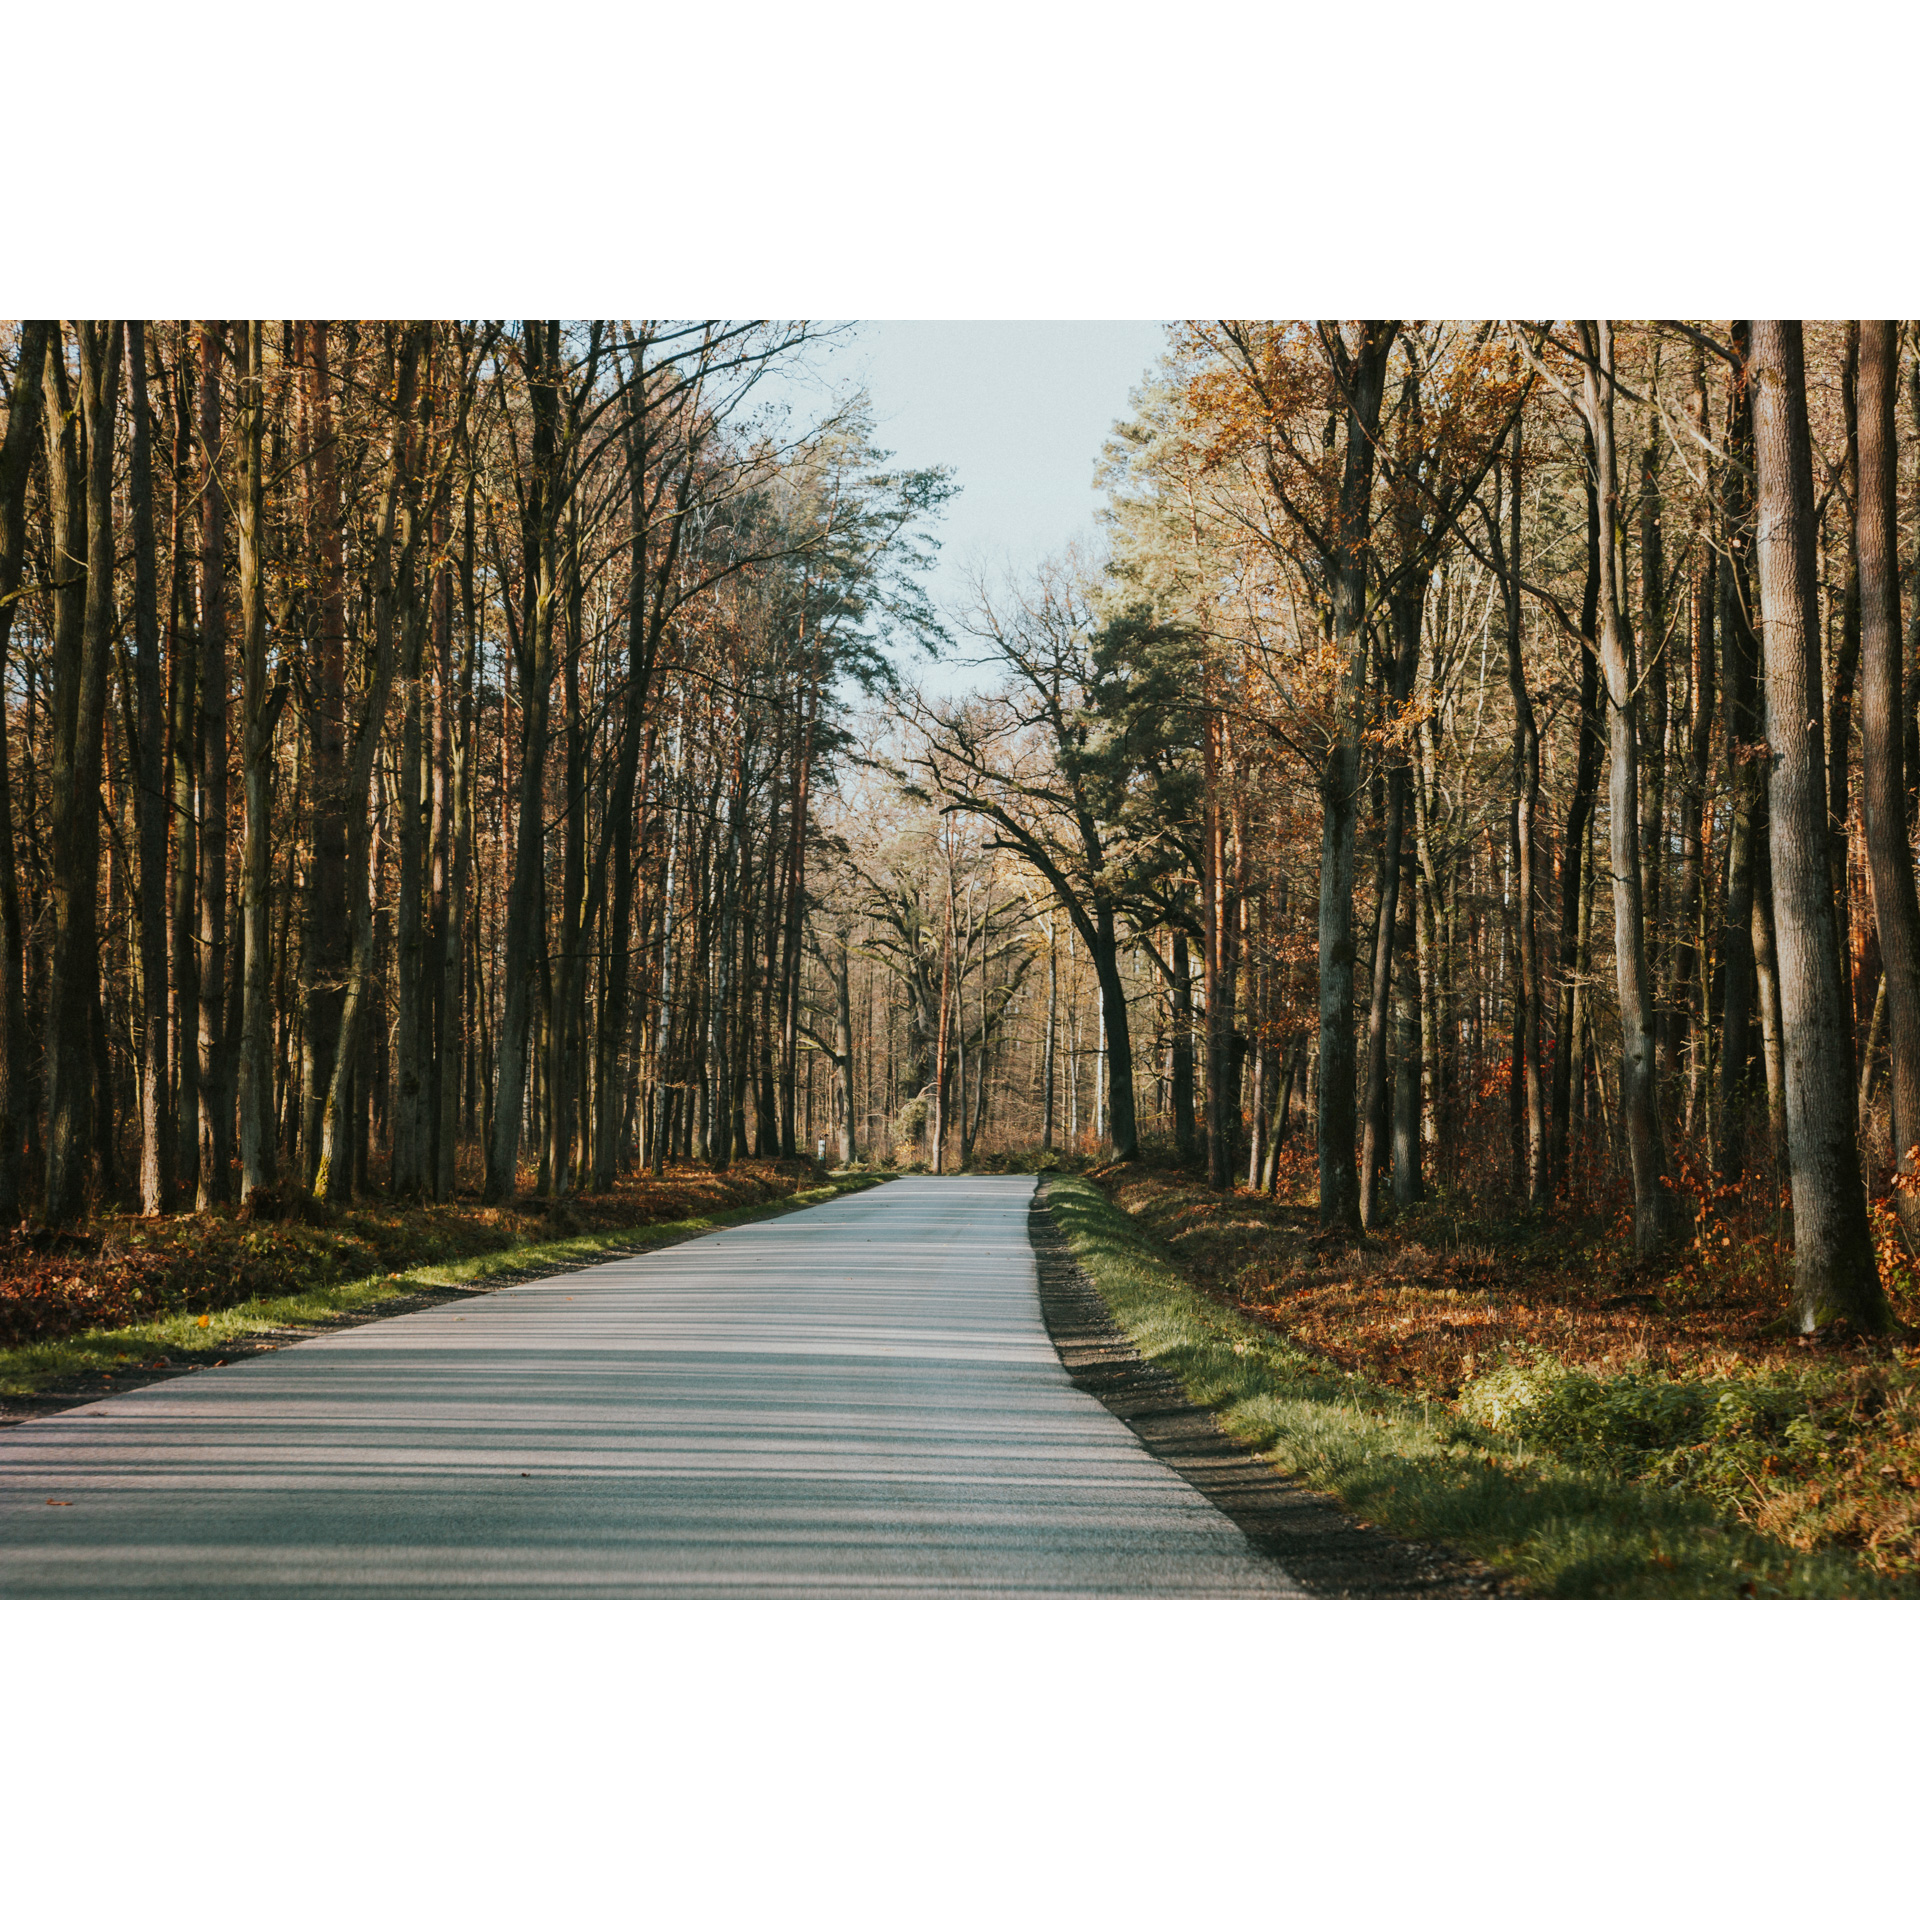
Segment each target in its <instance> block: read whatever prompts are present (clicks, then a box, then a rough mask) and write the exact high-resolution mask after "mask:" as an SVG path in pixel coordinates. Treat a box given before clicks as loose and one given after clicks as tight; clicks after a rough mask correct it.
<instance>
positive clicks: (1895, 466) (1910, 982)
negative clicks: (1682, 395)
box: [1855, 320, 1920, 1240]
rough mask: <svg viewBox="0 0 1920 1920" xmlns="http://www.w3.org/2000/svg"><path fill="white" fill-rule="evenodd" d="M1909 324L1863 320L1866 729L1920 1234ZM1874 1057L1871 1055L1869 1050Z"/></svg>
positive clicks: (1917, 1235) (1867, 787)
mask: <svg viewBox="0 0 1920 1920" xmlns="http://www.w3.org/2000/svg"><path fill="white" fill-rule="evenodd" d="M1898 372H1899V337H1898V329H1897V328H1896V326H1895V323H1894V322H1893V321H1891V320H1866V321H1862V322H1861V323H1860V374H1859V426H1860V444H1859V461H1860V466H1859V509H1858V513H1857V515H1856V518H1855V533H1856V537H1857V539H1858V542H1859V583H1860V646H1861V674H1860V728H1861V742H1860V744H1861V757H1862V761H1863V763H1864V764H1863V766H1862V774H1863V785H1864V800H1865V816H1866V832H1867V860H1868V864H1869V867H1870V869H1871V872H1872V876H1873V911H1874V918H1875V921H1876V923H1877V925H1878V927H1879V931H1880V963H1881V967H1882V969H1883V971H1882V974H1881V987H1882V992H1883V994H1884V997H1885V1001H1886V1014H1885V1018H1886V1021H1887V1027H1888V1032H1889V1036H1890V1038H1889V1045H1888V1054H1889V1058H1890V1062H1891V1066H1892V1101H1891V1105H1892V1121H1893V1159H1894V1166H1895V1168H1896V1170H1897V1171H1898V1172H1899V1173H1900V1174H1902V1175H1903V1176H1912V1177H1914V1178H1915V1181H1916V1185H1914V1186H1906V1187H1901V1188H1897V1189H1896V1190H1895V1205H1896V1206H1897V1207H1898V1209H1899V1212H1900V1218H1901V1220H1902V1222H1903V1223H1904V1225H1905V1226H1906V1229H1907V1233H1908V1235H1909V1237H1910V1238H1914V1239H1916V1240H1920V1190H1917V1189H1920V1159H1917V1158H1916V1157H1915V1156H1916V1154H1920V897H1916V893H1915V888H1914V874H1913V851H1912V848H1911V846H1910V845H1909V843H1908V839H1907V824H1906V823H1907V782H1908V779H1909V777H1910V774H1911V772H1912V771H1914V770H1911V769H1909V768H1908V767H1907V766H1906V765H1905V751H1904V750H1905V741H1904V739H1903V735H1904V733H1905V716H1906V698H1905V688H1904V686H1903V684H1902V677H1903V668H1904V662H1903V661H1902V658H1901V628H1900V567H1899V541H1900V512H1899V485H1898V482H1899V455H1900V440H1899V432H1898V428H1897V426H1896V423H1895V407H1894V398H1895V388H1896V386H1897V382H1898ZM1868 1057H1869V1059H1871V1053H1869V1056H1868Z"/></svg>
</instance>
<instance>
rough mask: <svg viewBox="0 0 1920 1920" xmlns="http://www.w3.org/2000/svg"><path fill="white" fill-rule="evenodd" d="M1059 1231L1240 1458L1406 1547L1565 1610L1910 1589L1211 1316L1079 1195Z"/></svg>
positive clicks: (1137, 1239)
mask: <svg viewBox="0 0 1920 1920" xmlns="http://www.w3.org/2000/svg"><path fill="white" fill-rule="evenodd" d="M1047 1191H1048V1198H1049V1201H1050V1203H1051V1205H1052V1208H1053V1214H1054V1218H1055V1220H1056V1221H1057V1222H1058V1223H1059V1225H1060V1227H1061V1229H1062V1231H1063V1232H1064V1233H1065V1234H1066V1236H1067V1239H1068V1241H1069V1243H1070V1244H1071V1246H1072V1247H1073V1250H1074V1252H1075V1253H1076V1254H1077V1255H1078V1256H1079V1259H1080V1262H1081V1265H1082V1267H1083V1268H1084V1270H1085V1272H1086V1274H1087V1276H1088V1278H1089V1279H1090V1280H1091V1281H1092V1282H1093V1284H1094V1285H1095V1287H1097V1288H1098V1289H1099V1292H1100V1295H1101V1297H1102V1298H1103V1299H1104V1300H1105V1301H1106V1303H1107V1306H1108V1309H1109V1310H1110V1311H1111V1312H1112V1314H1113V1316H1114V1318H1115V1320H1116V1321H1118V1322H1119V1324H1120V1326H1121V1327H1122V1328H1123V1329H1124V1330H1125V1332H1126V1334H1127V1336H1128V1337H1129V1338H1130V1339H1131V1340H1132V1341H1133V1343H1134V1344H1135V1346H1137V1347H1138V1348H1139V1350H1140V1352H1141V1353H1142V1354H1143V1355H1144V1356H1145V1357H1146V1358H1147V1359H1149V1360H1152V1361H1154V1362H1156V1363H1157V1364H1158V1365H1160V1366H1162V1367H1165V1368H1166V1369H1167V1371H1168V1372H1169V1373H1171V1374H1173V1375H1174V1376H1175V1378H1176V1379H1178V1380H1179V1381H1180V1383H1181V1385H1182V1386H1183V1387H1184V1388H1185V1390H1186V1392H1187V1394H1188V1395H1189V1396H1190V1397H1191V1398H1192V1399H1193V1400H1194V1401H1196V1402H1197V1403H1199V1404H1200V1405H1202V1406H1205V1407H1208V1408H1211V1409H1212V1410H1213V1412H1214V1414H1215V1415H1216V1417H1217V1418H1218V1419H1219V1421H1220V1423H1221V1425H1222V1426H1223V1427H1224V1428H1225V1429H1226V1430H1227V1432H1229V1433H1230V1434H1231V1435H1232V1436H1233V1437H1234V1438H1235V1439H1237V1440H1239V1441H1240V1442H1241V1443H1242V1444H1243V1445H1246V1446H1248V1447H1250V1448H1252V1449H1253V1450H1254V1451H1255V1452H1257V1453H1259V1454H1261V1455H1263V1456H1264V1457H1265V1458H1267V1459H1269V1460H1270V1461H1272V1462H1273V1464H1274V1465H1275V1466H1277V1467H1279V1468H1281V1469H1282V1470H1283V1471H1285V1472H1289V1473H1295V1474H1298V1475H1299V1476H1300V1477H1301V1478H1302V1479H1304V1480H1306V1481H1307V1482H1308V1483H1309V1484H1311V1485H1313V1486H1316V1487H1319V1488H1321V1489H1323V1490H1324V1491H1326V1492H1328V1493H1331V1494H1333V1495H1335V1496H1336V1497H1337V1498H1338V1499H1339V1500H1340V1501H1341V1502H1342V1503H1343V1504H1344V1505H1345V1506H1346V1507H1347V1508H1348V1509H1349V1510H1351V1511H1352V1512H1354V1513H1357V1514H1359V1515H1361V1516H1363V1517H1364V1518H1366V1519H1368V1520H1371V1521H1373V1522H1375V1523H1377V1524H1378V1525H1379V1526H1381V1527H1383V1528H1385V1529H1387V1530H1388V1531H1389V1532H1392V1533H1395V1534H1398V1535H1399V1536H1400V1537H1401V1538H1403V1539H1410V1540H1427V1541H1433V1542H1436V1543H1439V1544H1444V1545H1448V1546H1453V1547H1456V1548H1460V1549H1463V1550H1464V1551H1466V1552H1468V1553H1470V1554H1473V1555H1474V1556H1476V1557H1477V1558H1479V1559H1481V1560H1483V1561H1485V1562H1486V1563H1487V1564H1488V1565H1489V1566H1491V1567H1493V1568H1495V1569H1496V1570H1497V1571H1498V1572H1499V1573H1501V1574H1502V1575H1503V1576H1504V1577H1505V1578H1506V1579H1507V1580H1508V1581H1509V1582H1510V1583H1512V1584H1513V1585H1514V1586H1515V1587H1516V1588H1518V1589H1519V1590H1521V1591H1524V1592H1526V1593H1529V1594H1534V1595H1539V1596H1542V1597H1552V1598H1561V1599H1712V1598H1727V1599H1730V1598H1734V1597H1736V1596H1739V1595H1742V1594H1756V1595H1763V1596H1770V1597H1792V1598H1832V1597H1837V1596H1842V1595H1856V1596H1887V1595H1892V1594H1895V1593H1899V1592H1901V1591H1903V1588H1902V1587H1901V1586H1899V1585H1896V1584H1895V1583H1894V1582H1892V1581H1888V1580H1883V1579H1879V1578H1876V1577H1875V1576H1874V1575H1872V1574H1870V1573H1867V1572H1865V1571H1864V1570H1862V1569H1861V1568H1859V1567H1858V1566H1857V1565H1856V1564H1854V1563H1853V1562H1852V1561H1851V1560H1850V1559H1844V1558H1841V1557H1840V1556H1838V1555H1833V1554H1818V1553H1794V1552H1792V1551H1790V1550H1789V1549H1788V1548H1786V1547H1784V1546H1782V1545H1781V1544H1779V1543H1778V1542H1776V1541H1773V1540H1769V1539H1768V1538H1766V1537H1765V1536H1764V1535H1761V1534H1758V1533H1755V1532H1752V1531H1751V1530H1749V1529H1747V1528H1744V1527H1741V1526H1739V1525H1737V1524H1734V1523H1732V1522H1730V1521H1728V1520H1727V1519H1725V1518H1724V1517H1722V1516H1721V1515H1720V1514H1719V1513H1717V1512H1716V1511H1715V1510H1714V1508H1713V1507H1712V1506H1711V1505H1709V1504H1708V1503H1707V1502H1706V1501H1704V1500H1701V1499H1697V1498H1693V1497H1690V1496H1688V1495H1686V1494H1684V1493H1677V1492H1672V1491H1669V1490H1666V1489H1662V1488H1658V1487H1645V1486H1638V1485H1634V1484H1632V1483H1630V1482H1627V1481H1624V1480H1621V1479H1618V1478H1615V1477H1613V1476H1611V1475H1608V1474H1605V1473H1599V1472H1594V1471H1591V1470H1587V1469H1583V1468H1579V1467H1576V1466H1573V1465H1570V1464H1568V1463H1566V1462H1564V1461H1561V1460H1557V1459H1554V1458H1552V1457H1551V1456H1544V1455H1541V1454H1539V1453H1536V1452H1534V1451H1532V1450H1530V1449H1529V1448H1528V1447H1527V1446H1526V1445H1525V1444H1524V1443H1523V1442H1521V1441H1519V1440H1516V1439H1511V1438H1508V1437H1505V1436H1502V1435H1499V1434H1495V1433H1492V1432H1490V1431H1488V1430H1487V1429H1485V1428H1482V1427H1478V1426H1475V1425H1473V1424H1471V1423H1470V1422H1468V1421H1466V1420H1464V1419H1462V1418H1460V1417H1459V1416H1458V1415H1456V1414H1455V1413H1454V1412H1453V1411H1452V1410H1451V1409H1450V1408H1447V1407H1444V1406H1436V1405H1432V1404H1429V1403H1426V1402H1422V1401H1416V1400H1410V1399H1406V1398H1404V1397H1402V1396H1400V1395H1398V1394H1395V1393H1391V1392H1389V1391H1388V1390H1387V1389H1385V1388H1383V1387H1380V1386H1377V1385H1375V1384H1374V1383H1373V1382H1371V1381H1369V1380H1366V1379H1364V1378H1363V1377H1362V1376H1360V1375H1358V1374H1354V1373H1349V1372H1346V1371H1344V1370H1342V1369H1341V1368H1340V1367H1338V1366H1337V1365H1335V1364H1334V1363H1333V1362H1331V1361H1328V1360H1324V1359H1321V1358H1319V1357H1317V1356H1315V1355H1312V1354H1309V1353H1306V1352H1304V1351H1302V1350H1301V1349H1300V1348H1297V1347H1294V1346H1292V1345H1290V1344H1289V1343H1288V1342H1286V1341H1285V1340H1283V1339H1281V1338H1279V1337H1278V1336H1277V1335H1275V1334H1272V1333H1270V1332H1268V1331H1266V1330H1265V1329H1264V1328H1261V1327H1259V1326H1256V1325H1255V1324H1254V1323H1253V1322H1251V1321H1249V1320H1247V1319H1245V1318H1243V1317H1242V1316H1241V1315H1239V1314H1237V1313H1235V1312H1234V1311H1233V1310H1232V1308H1230V1307H1227V1306H1224V1305H1222V1304H1220V1303H1218V1302H1216V1301H1212V1300H1209V1299H1208V1298H1206V1296H1205V1295H1203V1294H1201V1293H1199V1292H1197V1291H1196V1290H1195V1289H1194V1288H1193V1287H1191V1286H1189V1285H1188V1284H1187V1283H1186V1281H1184V1280H1183V1279H1182V1278H1181V1277H1180V1275H1179V1274H1178V1272H1177V1271H1176V1270H1175V1269H1174V1268H1173V1266H1172V1265H1171V1264H1170V1263H1169V1262H1168V1260H1167V1259H1166V1258H1165V1256H1164V1255H1163V1254H1162V1253H1161V1252H1160V1250H1159V1249H1158V1248H1156V1247H1155V1246H1154V1245H1153V1244H1152V1242H1151V1241H1150V1240H1148V1239H1147V1238H1146V1237H1145V1236H1143V1235H1142V1234H1141V1233H1140V1232H1139V1231H1138V1230H1137V1229H1136V1228H1135V1227H1134V1226H1133V1225H1132V1224H1131V1222H1129V1221H1128V1220H1127V1218H1126V1216H1125V1215H1124V1214H1122V1213H1120V1212H1119V1210H1118V1209H1117V1208H1115V1207H1114V1206H1113V1205H1112V1204H1111V1203H1110V1202H1109V1201H1108V1200H1107V1198H1106V1196H1105V1195H1104V1194H1102V1193H1101V1192H1100V1191H1099V1189H1098V1188H1097V1187H1095V1186H1093V1185H1092V1184H1091V1183H1089V1182H1088V1181H1086V1180H1083V1179H1080V1178H1077V1177H1075V1176H1071V1175H1056V1176H1054V1178H1053V1179H1052V1180H1051V1182H1050V1183H1049V1186H1048V1190H1047Z"/></svg>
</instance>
